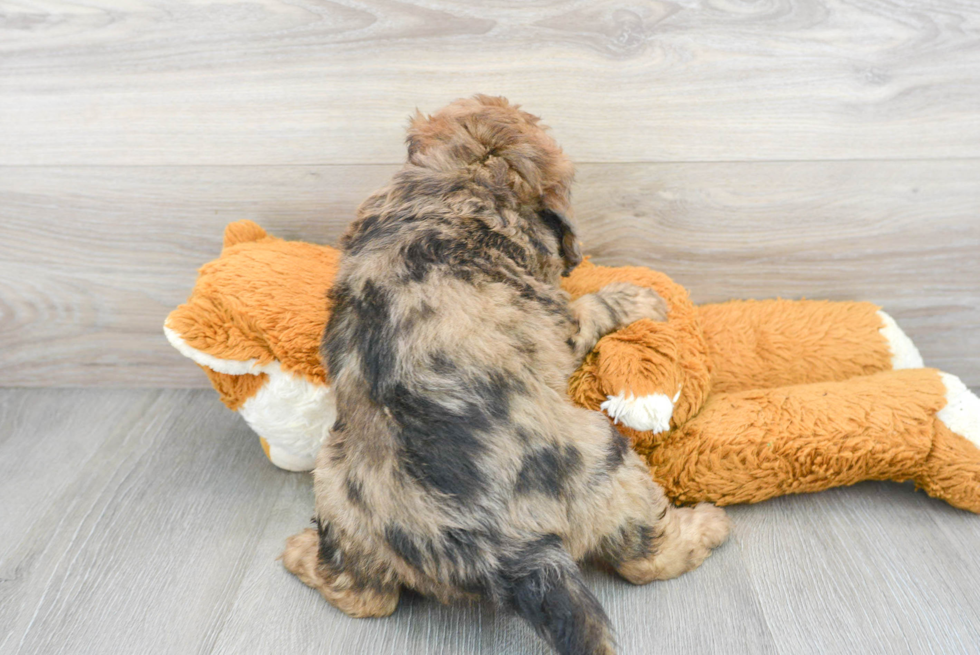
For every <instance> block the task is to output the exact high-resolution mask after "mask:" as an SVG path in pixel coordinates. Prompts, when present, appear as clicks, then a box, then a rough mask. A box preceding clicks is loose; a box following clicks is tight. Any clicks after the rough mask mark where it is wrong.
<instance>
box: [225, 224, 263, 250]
mask: <svg viewBox="0 0 980 655" xmlns="http://www.w3.org/2000/svg"><path fill="white" fill-rule="evenodd" d="M267 236H268V234H267V233H266V231H265V230H263V229H262V228H261V227H259V226H258V225H256V224H255V223H253V222H252V221H235V222H234V223H229V224H228V226H227V227H226V228H225V243H224V247H225V248H227V247H229V246H234V245H236V244H239V243H247V242H250V241H258V240H259V239H264V238H265V237H267Z"/></svg>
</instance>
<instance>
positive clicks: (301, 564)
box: [282, 528, 400, 618]
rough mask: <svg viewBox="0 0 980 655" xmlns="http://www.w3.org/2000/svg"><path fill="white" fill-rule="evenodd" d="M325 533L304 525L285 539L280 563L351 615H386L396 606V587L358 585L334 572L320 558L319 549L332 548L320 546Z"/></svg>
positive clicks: (342, 574)
mask: <svg viewBox="0 0 980 655" xmlns="http://www.w3.org/2000/svg"><path fill="white" fill-rule="evenodd" d="M325 538H326V537H325V536H321V535H318V534H317V531H316V530H314V529H313V528H307V529H306V530H303V531H302V532H300V533H299V534H295V535H293V536H292V537H290V538H289V539H287V540H286V549H285V550H284V551H283V553H282V563H283V565H284V566H285V567H286V568H287V569H288V570H289V571H290V572H291V573H292V574H293V575H295V576H296V577H297V578H299V579H300V580H302V581H303V582H305V583H306V584H307V585H309V586H310V587H313V588H314V589H316V590H317V591H319V592H320V594H321V595H322V596H323V597H324V598H326V599H327V601H328V602H329V603H330V604H331V605H333V606H334V607H336V608H337V609H339V610H340V611H342V612H344V613H345V614H347V615H348V616H352V617H354V618H370V617H383V616H388V615H390V614H391V613H392V612H394V611H395V608H396V607H398V596H399V592H400V590H399V589H398V588H397V587H396V588H394V589H380V588H378V587H374V586H371V585H366V584H362V583H360V582H359V581H357V580H356V579H355V578H354V577H353V576H352V575H350V574H349V573H346V572H343V571H341V572H336V571H334V570H333V569H332V567H331V565H330V563H325V562H323V561H322V554H323V553H322V551H323V550H327V549H330V548H333V545H331V544H328V545H327V548H326V549H324V548H321V541H322V540H323V539H325Z"/></svg>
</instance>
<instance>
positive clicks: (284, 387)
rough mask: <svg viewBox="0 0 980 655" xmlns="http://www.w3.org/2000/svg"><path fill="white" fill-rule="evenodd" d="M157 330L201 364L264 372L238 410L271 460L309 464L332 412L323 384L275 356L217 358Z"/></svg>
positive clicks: (294, 466) (290, 466)
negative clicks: (299, 373)
mask: <svg viewBox="0 0 980 655" xmlns="http://www.w3.org/2000/svg"><path fill="white" fill-rule="evenodd" d="M163 330H164V333H165V334H166V335H167V339H168V340H169V341H170V343H171V344H172V345H173V347H174V348H176V349H177V350H178V351H180V353H181V354H182V355H184V356H185V357H188V358H190V359H192V360H193V361H194V362H196V363H198V364H200V365H202V366H207V367H208V368H210V369H212V370H214V371H217V372H219V373H225V374H227V375H259V374H260V373H265V374H266V375H268V376H269V379H268V381H267V382H266V383H265V384H264V385H262V387H261V388H260V389H259V390H258V391H257V392H256V393H255V395H253V396H252V397H251V398H249V399H248V400H246V401H245V402H244V403H242V406H241V408H239V410H238V412H239V414H241V415H242V418H244V419H245V422H246V423H248V425H249V427H251V428H252V429H253V430H254V431H255V432H256V434H258V435H259V437H261V438H262V440H263V442H264V443H263V446H264V447H265V449H266V454H267V455H268V456H269V459H270V460H271V461H272V463H273V464H275V465H276V466H278V467H279V468H283V469H286V470H289V471H311V470H313V467H314V466H315V464H316V454H317V452H319V450H320V444H321V443H323V440H324V439H325V438H326V436H327V434H328V432H329V430H330V426H331V425H333V422H334V420H335V419H336V415H337V408H336V403H335V400H334V395H333V391H332V390H331V388H330V387H329V386H327V385H318V384H313V383H312V382H309V381H308V380H306V379H304V378H302V377H300V376H297V375H293V374H292V373H289V372H287V371H283V370H282V367H281V366H280V364H279V362H277V361H273V362H270V363H269V364H260V363H259V362H258V361H257V360H254V359H251V360H248V361H238V360H230V359H219V358H217V357H214V356H213V355H209V354H208V353H205V352H202V351H200V350H197V349H196V348H192V347H191V346H190V345H188V344H187V342H186V341H184V340H183V339H182V338H181V336H180V335H179V334H177V332H175V331H174V330H172V329H170V328H169V327H166V326H165V327H164V328H163Z"/></svg>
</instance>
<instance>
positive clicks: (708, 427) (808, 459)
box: [638, 369, 980, 511]
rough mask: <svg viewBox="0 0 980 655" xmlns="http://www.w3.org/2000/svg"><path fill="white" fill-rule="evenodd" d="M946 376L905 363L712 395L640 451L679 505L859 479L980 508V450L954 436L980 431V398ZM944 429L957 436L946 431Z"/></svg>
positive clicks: (745, 499)
mask: <svg viewBox="0 0 980 655" xmlns="http://www.w3.org/2000/svg"><path fill="white" fill-rule="evenodd" d="M950 378H951V376H950ZM950 378H944V377H942V376H941V375H940V374H939V373H938V372H937V371H935V370H932V369H910V370H902V371H887V372H884V373H878V374H876V375H871V376H865V377H861V378H855V379H852V380H847V381H845V382H827V383H818V384H810V385H798V386H792V387H783V388H778V389H768V390H757V391H749V392H740V393H727V394H717V395H715V396H713V397H711V398H710V399H709V400H708V402H707V403H706V404H705V407H704V409H703V410H702V411H701V413H700V414H698V415H697V416H696V417H694V418H693V419H691V420H690V421H689V422H688V423H687V424H685V425H684V426H682V427H681V428H679V429H677V430H675V431H673V432H672V433H670V434H669V435H668V436H667V438H666V439H665V440H663V441H662V442H660V443H659V444H658V445H657V446H656V447H654V448H643V447H642V446H640V447H639V448H638V449H639V450H640V451H641V452H642V454H644V455H645V456H646V457H647V459H648V461H649V463H650V468H651V472H652V474H653V476H654V478H655V479H656V480H657V481H658V482H660V483H661V484H662V485H663V487H664V491H665V492H666V493H667V495H668V496H669V497H671V498H674V499H675V500H677V501H679V502H682V503H694V502H700V501H705V500H708V501H712V502H715V503H717V504H719V505H731V504H734V503H752V502H758V501H761V500H766V499H768V498H772V497H774V496H779V495H783V494H788V493H803V492H811V491H820V490H822V489H828V488H830V487H837V486H842V485H849V484H854V483H856V482H859V481H861V480H898V481H902V480H909V479H911V480H915V481H916V482H917V483H918V484H919V485H920V486H921V487H923V488H924V489H925V490H926V491H927V492H928V493H930V494H932V495H934V496H937V497H941V498H945V499H947V500H949V502H951V503H953V504H955V505H956V506H958V507H964V508H967V509H971V510H973V511H978V510H980V478H978V477H977V471H980V449H978V448H977V447H975V446H974V445H973V444H971V443H969V442H968V441H967V440H966V439H964V438H961V437H962V436H969V434H975V432H976V431H977V430H978V429H980V428H978V427H977V425H978V422H980V409H978V408H977V404H976V403H980V401H978V400H976V397H975V396H973V395H972V394H970V393H969V391H966V390H965V388H960V389H959V390H958V391H957V390H956V389H954V390H953V391H950V388H948V387H947V385H948V384H949V385H952V382H950V381H949V380H950ZM953 379H955V378H953ZM964 394H965V395H964ZM944 408H946V409H945V410H944ZM940 410H944V411H946V412H947V413H946V414H943V412H942V411H940ZM952 416H956V417H959V419H958V421H959V422H957V420H954V419H953V418H952ZM954 426H955V427H954ZM950 428H951V430H950V431H953V432H955V431H956V430H959V431H960V437H958V438H956V439H953V438H951V437H950V435H949V434H948V433H947V430H948V429H950ZM971 431H972V432H971ZM964 433H968V434H964ZM949 476H952V477H953V478H955V480H956V481H957V482H956V485H955V491H954V490H951V489H949V488H948V487H947V485H948V484H949V479H950V478H949Z"/></svg>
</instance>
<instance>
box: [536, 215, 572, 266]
mask: <svg viewBox="0 0 980 655" xmlns="http://www.w3.org/2000/svg"><path fill="white" fill-rule="evenodd" d="M538 216H540V217H541V220H542V221H544V224H545V225H547V226H548V228H549V229H550V230H551V231H552V232H554V234H555V238H556V239H558V254H559V255H561V258H562V260H563V261H564V262H565V270H564V271H562V275H563V276H567V275H568V274H569V273H571V272H572V270H573V269H574V268H575V267H576V266H578V265H579V264H581V263H582V250H581V248H579V245H578V238H577V237H576V235H575V228H574V227H572V223H571V221H569V220H568V217H566V216H565V215H564V214H562V213H559V212H556V211H554V210H553V209H542V210H541V211H540V212H538Z"/></svg>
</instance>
